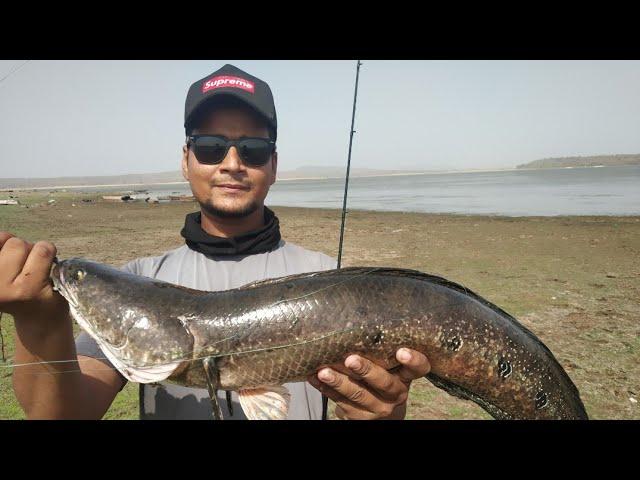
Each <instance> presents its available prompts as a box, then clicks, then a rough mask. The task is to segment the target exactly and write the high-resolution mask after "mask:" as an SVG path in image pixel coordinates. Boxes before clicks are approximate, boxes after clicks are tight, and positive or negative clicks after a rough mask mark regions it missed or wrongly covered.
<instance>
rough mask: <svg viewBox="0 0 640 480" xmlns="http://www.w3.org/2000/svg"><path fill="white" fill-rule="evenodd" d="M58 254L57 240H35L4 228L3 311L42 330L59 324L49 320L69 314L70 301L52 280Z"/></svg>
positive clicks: (0, 264) (0, 259)
mask: <svg viewBox="0 0 640 480" xmlns="http://www.w3.org/2000/svg"><path fill="white" fill-rule="evenodd" d="M55 256H56V246H55V245H54V244H53V243H50V242H42V241H41V242H37V243H36V244H33V243H30V242H27V241H25V240H21V239H20V238H17V237H15V236H14V235H12V234H11V233H8V232H0V311H2V312H7V313H9V314H11V315H13V317H14V319H15V320H16V322H28V323H33V325H30V329H31V328H33V329H35V330H39V331H46V330H48V329H49V327H53V328H55V326H54V325H47V324H46V321H47V320H49V321H51V320H52V319H60V318H67V312H68V305H67V302H66V300H65V299H64V298H63V297H62V296H61V295H60V294H58V293H57V292H55V291H54V290H53V286H52V284H51V281H50V280H49V272H50V271H51V265H52V263H53V259H54V258H55ZM22 326H25V325H22Z"/></svg>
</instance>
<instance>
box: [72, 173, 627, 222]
mask: <svg viewBox="0 0 640 480" xmlns="http://www.w3.org/2000/svg"><path fill="white" fill-rule="evenodd" d="M134 188H138V187H134ZM147 188H149V191H150V192H152V193H156V194H164V195H166V194H169V193H171V192H180V193H190V191H189V189H188V185H169V186H166V185H162V186H161V185H158V186H152V185H149V186H148V187H147ZM84 190H86V189H84ZM343 193H344V179H326V180H288V181H280V182H276V184H275V185H274V186H273V187H272V188H271V191H270V192H269V196H268V197H267V201H266V204H267V205H271V206H296V207H312V208H313V207H315V208H342V196H343ZM347 208H348V209H364V210H392V211H411V212H431V213H459V214H482V215H507V216H553V215H640V166H625V167H601V168H570V169H548V170H512V171H500V172H470V173H450V174H435V175H434V174H429V175H403V176H386V177H368V178H362V177H360V178H351V179H350V180H349V197H348V204H347Z"/></svg>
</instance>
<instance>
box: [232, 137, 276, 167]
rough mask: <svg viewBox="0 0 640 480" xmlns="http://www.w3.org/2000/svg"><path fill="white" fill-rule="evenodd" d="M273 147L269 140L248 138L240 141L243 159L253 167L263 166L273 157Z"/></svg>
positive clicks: (239, 146)
mask: <svg viewBox="0 0 640 480" xmlns="http://www.w3.org/2000/svg"><path fill="white" fill-rule="evenodd" d="M272 150H273V148H272V146H271V145H270V144H269V142H268V141H267V140H262V139H259V138H247V139H244V140H241V141H240V142H239V143H238V153H239V154H240V157H242V160H243V161H244V162H245V163H246V164H247V165H250V166H252V167H261V166H263V165H266V163H267V162H268V161H269V159H270V158H271V152H272Z"/></svg>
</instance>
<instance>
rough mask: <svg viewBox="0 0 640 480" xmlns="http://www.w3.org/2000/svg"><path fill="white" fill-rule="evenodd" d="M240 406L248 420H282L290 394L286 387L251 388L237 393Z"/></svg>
mask: <svg viewBox="0 0 640 480" xmlns="http://www.w3.org/2000/svg"><path fill="white" fill-rule="evenodd" d="M238 397H239V398H240V405H241V406H242V410H243V411H244V413H245V415H246V416H247V418H248V419H249V420H284V419H285V418H287V413H288V411H289V401H290V400H291V394H290V393H289V390H287V388H286V387H282V386H273V387H265V388H252V389H245V390H240V391H239V392H238Z"/></svg>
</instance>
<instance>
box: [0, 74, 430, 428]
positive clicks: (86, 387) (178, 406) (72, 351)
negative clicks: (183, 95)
mask: <svg viewBox="0 0 640 480" xmlns="http://www.w3.org/2000/svg"><path fill="white" fill-rule="evenodd" d="M185 131H186V134H187V140H186V142H185V145H184V146H183V155H182V173H183V175H184V178H185V179H186V180H187V181H188V182H189V184H190V186H191V190H192V192H193V195H194V197H195V198H196V200H197V201H198V203H199V204H200V212H196V213H192V214H189V215H187V218H186V221H185V226H184V228H183V229H182V231H181V234H182V236H183V237H184V238H185V242H186V244H185V245H184V246H182V247H180V248H177V249H175V250H171V251H169V252H167V253H165V254H164V255H161V256H159V257H151V258H141V259H137V260H134V261H132V262H130V263H128V264H127V265H125V266H124V267H123V269H124V270H125V271H128V272H131V273H135V274H138V275H145V276H149V277H153V278H157V279H160V280H165V281H168V282H172V283H176V284H180V285H183V286H186V287H191V288H196V289H199V290H209V291H215V290H224V289H229V288H235V287H239V286H241V285H244V284H246V283H249V282H252V281H256V280H262V279H265V278H274V277H280V276H284V275H291V274H296V273H303V272H307V271H317V270H327V269H331V268H335V261H334V260H333V259H332V258H330V257H328V256H327V255H324V254H322V253H319V252H312V251H309V250H306V249H304V248H301V247H299V246H296V245H293V244H291V243H288V242H285V241H283V240H282V239H281V238H280V231H279V223H278V219H277V217H276V216H275V215H274V214H273V212H272V211H271V210H269V209H268V208H267V207H265V206H264V200H265V198H266V196H267V193H268V191H269V187H270V186H271V185H272V184H273V183H274V182H275V180H276V171H277V165H278V155H277V152H276V148H275V141H276V138H277V119H276V111H275V106H274V102H273V97H272V93H271V89H270V88H269V86H268V85H267V84H266V83H265V82H263V81H261V80H260V79H258V78H256V77H254V76H252V75H249V74H248V73H246V72H243V71H242V70H240V69H238V68H236V67H234V66H232V65H225V66H224V67H222V68H221V69H219V70H218V71H216V72H214V73H212V74H211V75H208V76H207V77H205V78H203V79H201V80H199V81H197V82H195V83H194V84H193V85H192V86H191V88H190V89H189V92H188V94H187V99H186V104H185ZM55 255H56V248H55V246H54V245H53V244H51V243H48V242H38V243H36V244H35V245H33V244H31V243H29V242H25V241H23V240H20V239H18V238H15V237H12V236H11V235H10V234H8V233H4V232H2V233H0V310H2V311H6V312H9V313H11V314H12V315H13V316H14V318H15V324H16V332H17V338H16V353H15V362H16V363H34V364H33V365H28V366H22V367H18V368H16V369H15V370H14V375H13V382H14V391H15V394H16V397H17V398H18V400H19V402H20V405H21V406H22V408H23V409H24V411H25V412H26V415H27V417H28V418H102V416H103V415H104V414H105V412H106V411H107V410H108V408H109V406H110V405H111V403H112V402H113V400H114V398H115V396H116V395H117V393H118V392H119V391H120V390H121V389H122V388H123V386H124V385H125V379H124V377H122V375H120V373H119V372H118V371H117V370H115V369H114V368H112V365H111V364H110V363H109V361H108V360H107V359H105V358H104V355H103V354H102V352H101V351H100V350H99V348H98V347H97V345H96V343H95V342H94V341H93V340H92V339H91V338H90V337H89V336H88V335H87V334H86V333H82V334H81V335H79V336H78V338H77V339H76V340H75V342H74V339H73V336H72V321H71V319H70V317H69V312H68V306H67V304H66V302H65V301H64V300H63V299H62V297H60V296H59V295H58V294H57V293H55V292H53V290H52V288H51V285H50V283H49V281H48V273H49V270H50V268H51V263H52V261H53V258H54V257H55ZM75 358H77V360H78V362H77V363H75V362H61V363H47V364H44V365H43V364H42V363H41V362H55V361H57V360H67V359H75ZM397 359H398V361H399V362H400V363H401V366H400V367H399V368H397V369H394V370H393V371H392V372H388V371H386V370H384V369H383V368H381V367H379V366H377V365H375V364H373V363H372V362H370V361H369V360H367V359H365V358H362V357H359V356H357V355H351V356H349V357H348V358H347V359H346V360H345V364H344V365H334V366H332V368H323V369H321V370H320V371H319V372H318V374H317V375H313V376H312V377H310V378H309V379H308V382H299V383H292V384H288V385H286V387H287V388H288V389H289V391H290V393H291V403H290V407H289V412H288V418H290V419H318V418H321V414H322V402H321V393H320V392H322V393H324V394H325V395H326V396H328V397H329V398H331V399H333V400H334V401H335V402H336V404H337V405H336V415H337V416H338V417H339V418H348V419H375V418H391V419H401V418H404V415H405V412H406V401H407V396H408V390H409V385H410V383H411V381H412V380H414V379H416V378H419V377H422V376H424V375H425V374H426V373H428V371H429V368H430V367H429V363H428V361H427V359H426V358H425V357H424V355H422V354H420V353H419V352H415V351H411V350H407V349H401V350H399V351H398V353H397ZM43 372H49V373H51V375H41V373H43ZM34 373H40V375H34ZM57 373H64V374H57ZM314 387H315V388H314ZM140 398H141V400H140V410H141V411H140V414H141V418H158V419H163V418H174V419H180V418H183V419H184V418H203V419H208V418H211V412H212V409H211V403H210V401H209V396H208V392H207V390H204V389H192V388H185V387H181V386H177V385H172V384H170V383H162V384H157V385H143V386H141V391H140ZM218 401H219V403H220V406H221V407H222V411H223V414H224V416H225V418H245V417H244V414H243V412H242V409H241V408H240V405H239V403H238V399H237V396H236V394H235V393H233V394H232V397H231V401H232V405H231V407H232V410H233V414H231V412H230V409H229V406H228V405H227V401H226V396H225V394H224V392H219V398H218Z"/></svg>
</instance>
